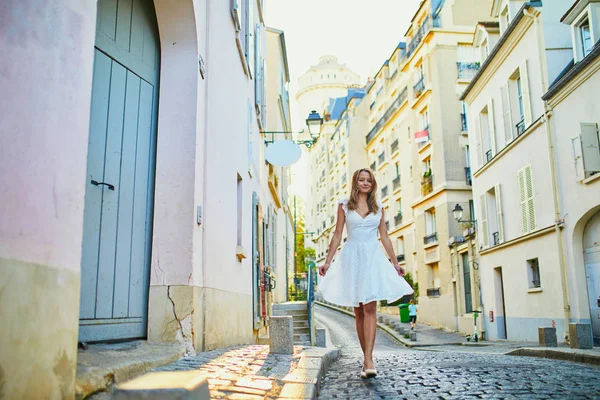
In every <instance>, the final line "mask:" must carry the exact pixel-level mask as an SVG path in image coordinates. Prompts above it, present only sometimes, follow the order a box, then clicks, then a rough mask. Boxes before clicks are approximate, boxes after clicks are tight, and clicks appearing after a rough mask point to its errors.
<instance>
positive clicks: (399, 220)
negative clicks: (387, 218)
mask: <svg viewBox="0 0 600 400" xmlns="http://www.w3.org/2000/svg"><path fill="white" fill-rule="evenodd" d="M401 223H402V213H398V214H396V216H395V217H394V225H396V226H398V225H400V224H401Z"/></svg>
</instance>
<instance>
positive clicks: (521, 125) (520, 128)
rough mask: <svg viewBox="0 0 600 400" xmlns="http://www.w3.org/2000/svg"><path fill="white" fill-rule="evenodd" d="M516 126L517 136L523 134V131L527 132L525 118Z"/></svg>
mask: <svg viewBox="0 0 600 400" xmlns="http://www.w3.org/2000/svg"><path fill="white" fill-rule="evenodd" d="M516 127H517V136H521V135H522V134H523V132H525V118H523V119H522V120H520V121H519V123H518V124H517V125H516Z"/></svg>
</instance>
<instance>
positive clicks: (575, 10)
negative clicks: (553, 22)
mask: <svg viewBox="0 0 600 400" xmlns="http://www.w3.org/2000/svg"><path fill="white" fill-rule="evenodd" d="M598 2H600V0H577V1H575V2H574V3H573V5H571V7H570V8H569V9H568V10H567V12H565V15H563V16H562V18H561V19H560V22H564V23H566V24H572V23H573V21H575V19H576V18H577V17H579V15H580V14H581V13H582V12H583V11H584V10H585V8H586V6H587V5H588V4H590V3H598Z"/></svg>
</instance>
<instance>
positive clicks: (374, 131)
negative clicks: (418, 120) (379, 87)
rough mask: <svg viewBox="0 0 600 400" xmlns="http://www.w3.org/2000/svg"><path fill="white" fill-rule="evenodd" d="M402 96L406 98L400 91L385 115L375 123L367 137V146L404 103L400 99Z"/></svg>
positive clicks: (403, 92)
mask: <svg viewBox="0 0 600 400" xmlns="http://www.w3.org/2000/svg"><path fill="white" fill-rule="evenodd" d="M405 90H406V89H405ZM402 96H406V94H405V91H402V93H400V95H399V96H398V97H396V100H394V101H393V102H392V104H390V106H389V107H388V109H387V110H386V112H385V114H383V116H382V117H381V118H380V119H379V121H377V123H376V124H375V126H374V127H373V128H372V129H371V131H370V132H369V134H368V135H367V144H369V143H370V142H371V140H373V138H374V137H375V135H377V133H379V131H380V130H381V128H383V126H384V125H385V123H386V122H387V121H388V120H389V119H390V117H391V116H392V115H394V113H395V112H396V111H397V110H398V109H399V108H400V106H401V105H402V103H403V102H404V100H403V99H402Z"/></svg>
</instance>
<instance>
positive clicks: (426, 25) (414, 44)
mask: <svg viewBox="0 0 600 400" xmlns="http://www.w3.org/2000/svg"><path fill="white" fill-rule="evenodd" d="M441 26H442V24H441V20H440V18H438V17H436V18H434V19H433V23H432V21H431V19H430V18H429V16H427V18H425V20H423V23H422V24H421V26H420V27H419V29H418V30H417V31H416V32H415V34H414V35H413V37H412V38H411V39H410V42H408V44H407V45H406V52H405V53H404V57H402V60H403V61H407V60H408V59H409V58H410V57H411V56H412V55H413V53H414V52H415V51H416V50H417V48H418V47H419V45H420V44H421V42H422V41H423V39H424V38H425V36H427V34H428V33H429V31H430V30H431V28H439V27H441Z"/></svg>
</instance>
